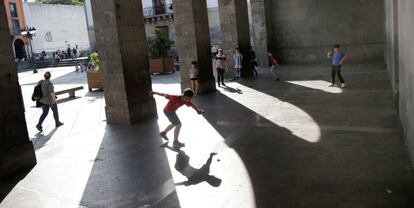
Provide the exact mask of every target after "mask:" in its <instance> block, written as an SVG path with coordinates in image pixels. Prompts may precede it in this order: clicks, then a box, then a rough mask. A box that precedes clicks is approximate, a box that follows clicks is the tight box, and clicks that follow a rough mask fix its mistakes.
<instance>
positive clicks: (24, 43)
mask: <svg viewBox="0 0 414 208" xmlns="http://www.w3.org/2000/svg"><path fill="white" fill-rule="evenodd" d="M4 6H5V8H6V16H7V23H8V25H9V31H10V38H11V39H12V40H13V41H12V44H13V52H14V57H15V58H16V59H17V60H23V59H26V58H27V56H28V55H29V53H28V52H29V47H28V38H27V37H26V36H22V35H21V34H20V31H21V30H22V29H23V28H26V21H25V16H24V12H23V3H22V0H4Z"/></svg>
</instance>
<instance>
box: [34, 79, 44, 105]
mask: <svg viewBox="0 0 414 208" xmlns="http://www.w3.org/2000/svg"><path fill="white" fill-rule="evenodd" d="M42 82H43V80H41V81H40V82H39V83H38V84H37V85H36V86H35V87H34V90H33V94H32V100H33V101H37V100H40V99H41V98H42V96H43V93H42Z"/></svg>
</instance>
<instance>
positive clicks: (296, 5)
mask: <svg viewBox="0 0 414 208" xmlns="http://www.w3.org/2000/svg"><path fill="white" fill-rule="evenodd" d="M270 7H271V10H270V20H269V22H270V24H271V25H270V26H269V28H271V30H270V31H269V33H270V34H269V39H270V41H269V43H270V45H269V49H270V50H272V51H274V52H276V54H277V55H278V57H279V59H280V60H281V62H282V63H313V62H315V63H321V62H328V61H327V59H326V52H327V50H328V48H329V47H332V46H333V45H334V44H335V43H338V44H341V45H342V46H343V48H344V50H345V51H346V52H347V54H348V57H349V62H354V63H355V62H378V61H381V62H382V61H383V59H384V23H383V22H384V4H383V3H382V1H378V0H346V1H332V0H289V1H286V0H273V1H271V2H270Z"/></svg>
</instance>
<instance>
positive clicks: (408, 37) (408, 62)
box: [386, 0, 414, 167]
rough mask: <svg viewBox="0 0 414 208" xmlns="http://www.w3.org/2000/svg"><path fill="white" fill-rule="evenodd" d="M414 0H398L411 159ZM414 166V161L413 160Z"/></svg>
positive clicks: (402, 95) (403, 108)
mask: <svg viewBox="0 0 414 208" xmlns="http://www.w3.org/2000/svg"><path fill="white" fill-rule="evenodd" d="M386 1H390V0H386ZM413 19H414V1H412V0H398V25H399V29H398V39H399V44H398V48H399V77H400V78H399V103H400V105H399V111H400V119H401V124H402V127H403V129H404V136H405V138H406V143H407V146H408V148H409V150H410V155H411V161H414V128H413V127H414V59H413V58H412V56H413V54H414V39H413V37H414V25H413ZM412 164H413V167H414V162H412Z"/></svg>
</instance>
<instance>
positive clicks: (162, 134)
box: [160, 132, 168, 141]
mask: <svg viewBox="0 0 414 208" xmlns="http://www.w3.org/2000/svg"><path fill="white" fill-rule="evenodd" d="M160 136H161V137H162V138H163V139H165V140H167V141H168V137H167V134H166V133H165V132H161V133H160Z"/></svg>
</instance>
